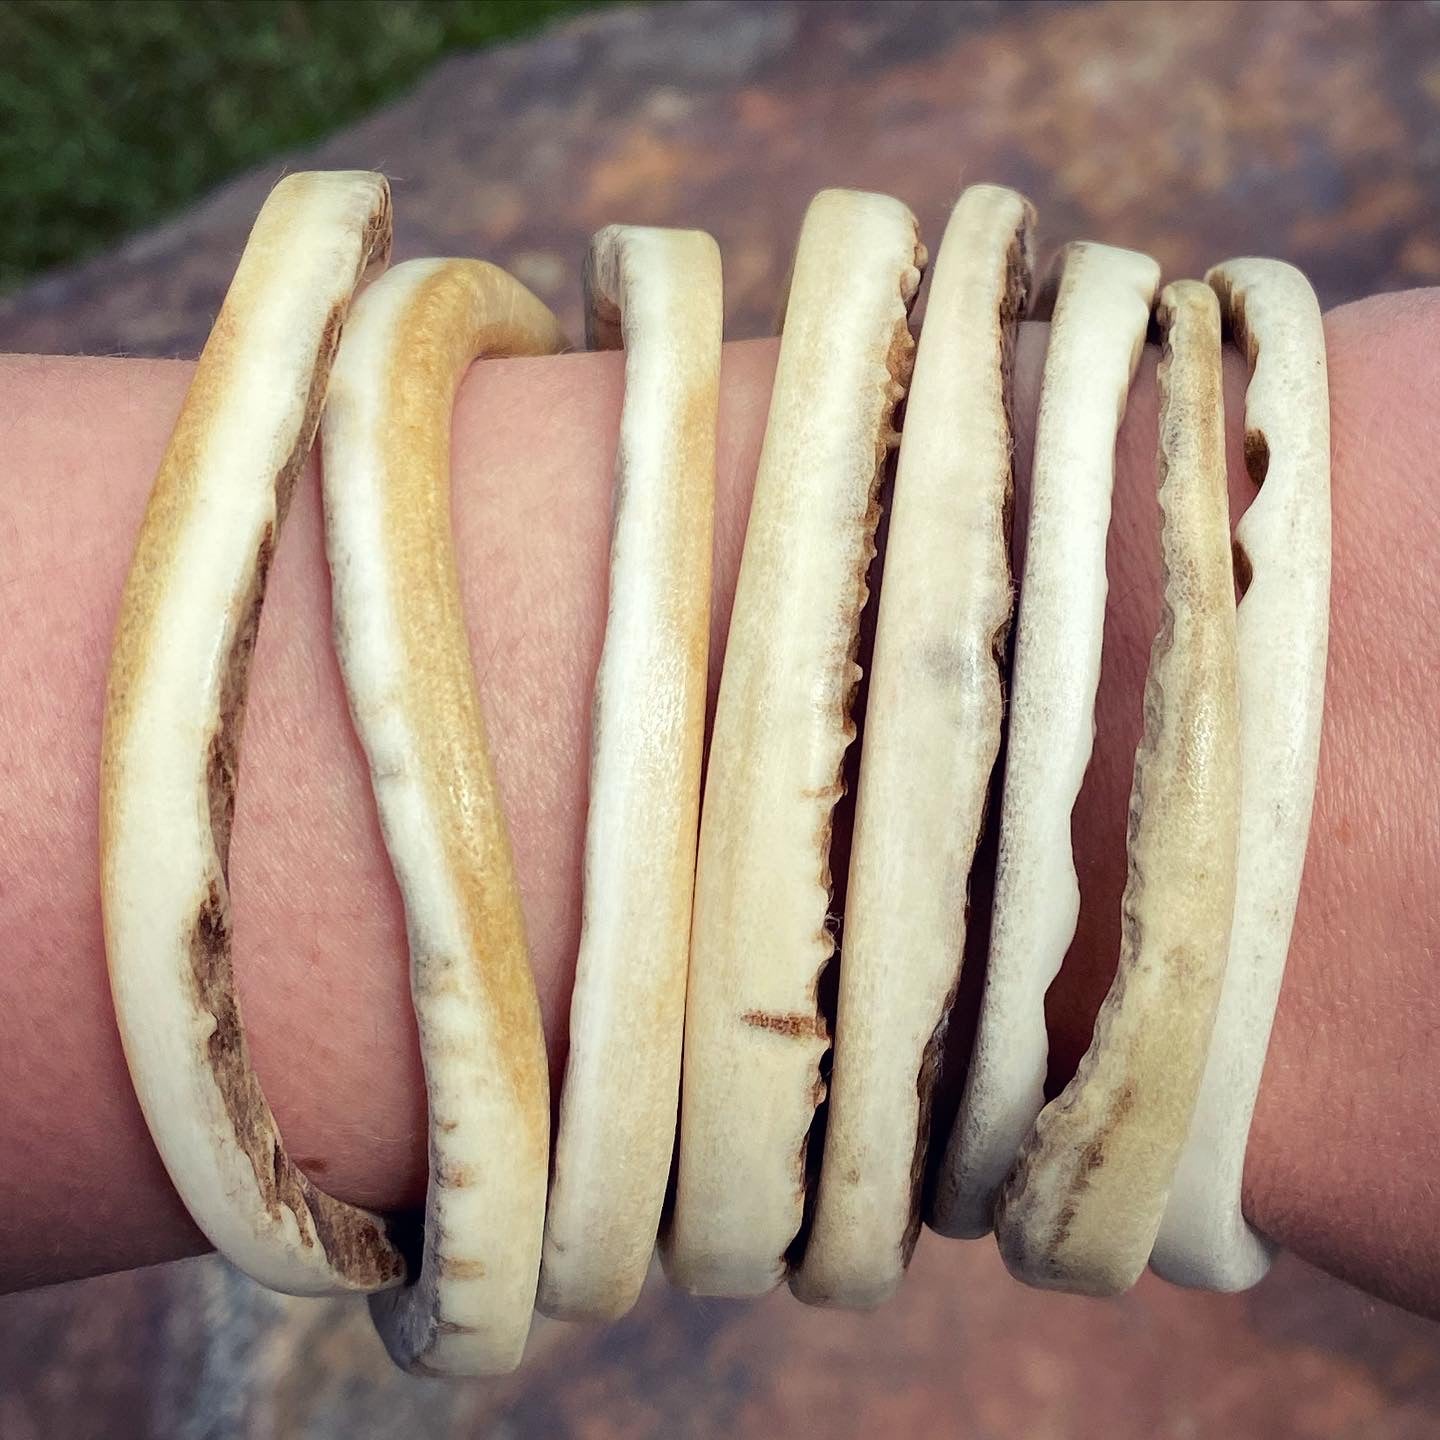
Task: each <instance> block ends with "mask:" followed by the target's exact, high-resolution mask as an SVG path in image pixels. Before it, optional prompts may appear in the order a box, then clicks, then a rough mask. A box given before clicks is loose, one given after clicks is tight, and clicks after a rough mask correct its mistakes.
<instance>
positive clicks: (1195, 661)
mask: <svg viewBox="0 0 1440 1440" xmlns="http://www.w3.org/2000/svg"><path fill="white" fill-rule="evenodd" d="M1157 317H1158V319H1159V322H1160V328H1161V333H1162V336H1163V339H1164V351H1163V355H1162V358H1161V362H1160V371H1159V382H1160V448H1159V462H1158V463H1159V470H1160V505H1161V510H1162V513H1163V526H1162V532H1161V555H1162V568H1163V580H1162V584H1163V595H1162V602H1161V603H1162V614H1161V623H1160V630H1159V633H1158V635H1157V636H1156V639H1155V644H1154V647H1153V649H1152V651H1151V656H1150V671H1149V674H1148V676H1147V677H1146V684H1145V730H1144V735H1143V738H1142V740H1141V743H1140V749H1139V752H1138V754H1137V756H1136V761H1135V781H1134V787H1133V789H1132V791H1131V795H1130V833H1129V862H1130V873H1129V879H1128V881H1127V884H1126V887H1125V897H1124V902H1123V911H1122V926H1121V946H1120V962H1119V967H1118V970H1117V972H1116V976H1115V981H1114V984H1113V985H1112V986H1111V989H1110V993H1109V995H1107V996H1106V999H1105V1002H1104V1004H1103V1005H1102V1007H1101V1010H1100V1014H1099V1017H1098V1019H1097V1020H1096V1023H1095V1034H1094V1038H1093V1039H1092V1041H1091V1044H1090V1048H1089V1049H1088V1050H1087V1051H1086V1053H1085V1055H1084V1057H1083V1058H1082V1060H1081V1062H1080V1067H1079V1070H1078V1071H1077V1073H1076V1075H1075V1078H1074V1079H1073V1080H1072V1081H1071V1082H1070V1084H1069V1085H1068V1086H1066V1088H1065V1090H1064V1091H1063V1092H1062V1093H1061V1095H1060V1096H1059V1098H1058V1099H1056V1100H1054V1101H1052V1102H1051V1104H1049V1105H1047V1106H1046V1107H1045V1109H1044V1110H1043V1111H1042V1112H1041V1114H1040V1117H1039V1119H1038V1120H1037V1121H1036V1123H1035V1128H1034V1130H1033V1131H1032V1132H1031V1134H1030V1137H1029V1138H1028V1140H1027V1141H1026V1142H1025V1145H1024V1148H1023V1149H1022V1151H1021V1154H1020V1158H1019V1160H1018V1162H1017V1164H1016V1167H1015V1170H1014V1172H1013V1174H1012V1175H1011V1177H1010V1179H1009V1180H1008V1181H1007V1182H1006V1185H1005V1188H1004V1190H1003V1191H1002V1192H1001V1196H1000V1201H999V1205H998V1208H997V1211H996V1217H995V1228H996V1231H997V1234H998V1237H999V1240H1000V1250H1001V1253H1002V1255H1003V1256H1004V1257H1005V1263H1006V1264H1007V1265H1008V1266H1009V1267H1010V1269H1011V1270H1012V1271H1013V1272H1014V1273H1015V1274H1016V1275H1017V1276H1019V1277H1020V1278H1022V1279H1024V1280H1027V1281H1029V1282H1030V1283H1031V1284H1035V1285H1041V1286H1046V1287H1049V1288H1054V1289H1066V1290H1076V1291H1081V1292H1083V1293H1086V1294H1093V1295H1105V1294H1114V1293H1116V1292H1118V1291H1121V1290H1124V1289H1126V1288H1127V1287H1128V1286H1130V1285H1131V1284H1133V1283H1134V1281H1135V1280H1136V1278H1137V1277H1138V1276H1139V1275H1140V1273H1141V1271H1142V1270H1143V1269H1144V1268H1145V1262H1146V1260H1147V1259H1148V1257H1149V1255H1150V1249H1151V1246H1152V1245H1153V1244H1154V1240H1155V1235H1156V1231H1157V1230H1158V1229H1159V1226H1160V1218H1161V1215H1162V1214H1163V1212H1164V1209H1165V1199H1166V1195H1167V1192H1168V1190H1169V1188H1170V1182H1171V1178H1172V1176H1173V1174H1174V1171H1175V1165H1176V1162H1177V1161H1178V1160H1179V1157H1180V1149H1181V1146H1182V1145H1183V1144H1184V1141H1185V1133H1186V1130H1187V1128H1188V1126H1189V1123H1190V1116H1191V1112H1192V1111H1193V1110H1194V1107H1195V1097H1196V1094H1197V1092H1198V1090H1199V1087H1200V1078H1201V1075H1202V1073H1203V1071H1204V1068H1205V1054H1206V1050H1207V1048H1208V1046H1209V1041H1210V1030H1211V1026H1212V1024H1213V1021H1214V1017H1215V1007H1216V1002H1217V1001H1218V999H1219V994H1220V986H1221V982H1222V980H1223V978H1224V973H1225V958H1226V953H1227V950H1228V946H1229V941H1230V924H1231V919H1232V917H1233V914H1234V908H1235V856H1236V834H1237V829H1238V823H1239V808H1240V775H1239V737H1238V723H1239V721H1238V704H1237V699H1236V676H1235V671H1236V660H1235V596H1234V580H1233V576H1232V573H1231V568H1230V547H1229V543H1228V532H1229V523H1228V504H1227V496H1226V486H1225V437H1224V415H1223V409H1222V395H1221V384H1220V311H1219V306H1218V305H1217V304H1216V301H1215V296H1214V294H1213V292H1212V291H1211V290H1210V289H1209V287H1208V286H1205V285H1202V284H1200V283H1199V282H1198V281H1179V282H1177V283H1175V284H1173V285H1168V286H1166V288H1165V290H1164V291H1163V292H1162V293H1161V297H1160V304H1159V307H1158V309H1157Z"/></svg>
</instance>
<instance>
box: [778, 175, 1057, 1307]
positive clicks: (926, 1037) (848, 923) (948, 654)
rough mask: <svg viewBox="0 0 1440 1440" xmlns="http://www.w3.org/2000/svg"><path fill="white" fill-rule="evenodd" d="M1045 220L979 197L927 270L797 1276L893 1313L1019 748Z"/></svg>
mask: <svg viewBox="0 0 1440 1440" xmlns="http://www.w3.org/2000/svg"><path fill="white" fill-rule="evenodd" d="M1033 225H1034V211H1033V210H1032V209H1031V207H1030V205H1029V203H1028V202H1027V201H1026V200H1025V199H1023V198H1022V197H1021V196H1019V195H1017V194H1015V192H1014V191H1013V190H1004V189H1001V188H1000V187H999V186H995V185H976V186H972V187H971V188H970V189H969V190H967V191H966V192H965V193H964V195H963V196H961V198H960V201H959V203H958V204H957V205H956V206H955V209H954V213H953V214H952V215H951V217H950V223H949V225H948V226H947V227H946V230H945V238H944V241H943V243H942V245H941V248H940V252H939V255H938V257H937V258H936V262H935V268H934V271H933V273H932V275H931V278H930V294H929V299H928V301H927V304H926V310H925V329H924V332H923V334H922V336H921V339H920V345H919V350H918V352H917V354H916V358H915V375H914V379H913V381H912V383H911V387H910V394H909V398H908V399H907V401H906V414H905V434H904V438H903V441H902V443H901V447H900V459H899V470H898V474H897V476H896V481H895V495H894V500H893V502H892V504H891V509H890V522H889V523H890V530H889V539H888V543H887V549H886V555H885V579H884V586H883V588H882V590H881V593H880V607H879V617H878V621H877V627H876V634H875V659H874V665H873V668H872V671H871V676H870V690H869V700H868V702H867V706H866V714H865V748H864V753H863V755H862V757H861V768H860V786H859V796H858V799H857V804H856V812H855V833H854V839H853V841H852V844H851V851H850V879H849V884H848V886H847V888H846V897H845V938H844V953H843V956H842V959H841V965H840V991H839V1006H838V1013H837V1017H836V1029H835V1055H834V1063H833V1067H832V1071H831V1079H830V1103H829V1110H828V1115H827V1122H826V1127H825V1145H824V1163H823V1165H822V1166H821V1170H820V1178H819V1182H818V1192H817V1196H816V1202H815V1213H814V1217H813V1220H812V1223H811V1226H810V1231H809V1237H808V1240H807V1242H806V1246H805V1254H804V1262H803V1264H802V1266H801V1268H800V1269H799V1270H798V1271H797V1272H796V1274H795V1275H794V1276H793V1277H792V1279H791V1286H792V1288H793V1289H794V1291H795V1293H796V1294H797V1295H798V1296H799V1297H800V1298H801V1299H802V1300H808V1301H811V1302H813V1303H817V1304H846V1305H863V1306H869V1305H876V1304H879V1303H880V1301H882V1300H884V1299H886V1298H887V1297H888V1296H889V1295H890V1294H892V1293H893V1292H894V1290H895V1288H896V1286H897V1285H899V1283H900V1279H901V1276H902V1275H903V1274H904V1270H905V1266H906V1264H907V1263H908V1261H909V1258H910V1252H911V1250H912V1249H913V1248H914V1244H915V1239H916V1236H917V1235H918V1233H919V1228H920V1213H919V1199H920V1181H921V1179H922V1177H923V1174H924V1162H925V1150H926V1142H927V1141H928V1139H929V1121H930V1094H931V1089H932V1087H933V1085H934V1083H935V1078H936V1074H937V1072H938V1070H939V1064H940V1047H941V1043H942V1041H943V1037H944V1033H945V1025H946V1021H947V1018H948V1015H949V1010H950V1006H951V1004H952V1003H953V1000H954V995H955V987H956V984H957V982H958V979H959V969H960V960H961V956H962V954H963V951H964V944H965V913H966V893H967V885H968V881H969V875H970V863H971V860H972V858H973V856H974V852H975V845H976V842H977V841H978V839H979V836H980V829H981V825H982V823H983V819H984V813H985V799H986V794H987V791H988V789H989V784H990V773H991V771H992V769H993V768H994V765H995V756H996V754H997V752H998V751H999V748H1000V720H1001V712H1002V709H1003V697H1002V693H1001V678H1000V661H1001V658H1002V654H1003V651H1004V645H1005V635H1006V632H1007V631H1008V629H1009V625H1010V594H1011V591H1010V534H1009V530H1010V509H1011V502H1012V493H1013V476H1012V467H1011V452H1012V449H1013V444H1014V441H1013V436H1012V434H1011V428H1010V419H1009V414H1010V395H1009V392H1010V381H1011V377H1010V364H1011V358H1012V356H1013V353H1014V346H1015V331H1016V328H1017V326H1018V324H1019V320H1020V316H1021V313H1022V312H1023V310H1024V308H1025V302H1026V299H1027V297H1028V295H1029V291H1030V282H1031V264H1032V262H1031V255H1030V233H1031V230H1032V227H1033Z"/></svg>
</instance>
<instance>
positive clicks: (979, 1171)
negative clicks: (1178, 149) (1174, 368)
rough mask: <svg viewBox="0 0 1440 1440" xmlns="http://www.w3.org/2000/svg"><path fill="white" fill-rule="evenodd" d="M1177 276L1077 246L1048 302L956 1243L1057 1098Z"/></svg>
mask: <svg viewBox="0 0 1440 1440" xmlns="http://www.w3.org/2000/svg"><path fill="white" fill-rule="evenodd" d="M1159 283H1160V267H1159V266H1158V265H1156V263H1155V262H1154V261H1153V260H1152V259H1151V258H1150V257H1149V256H1148V255H1141V254H1138V253H1137V252H1135V251H1133V250H1117V249H1113V248H1112V247H1111V246H1108V245H1092V244H1087V243H1084V242H1077V243H1075V244H1071V245H1069V246H1067V247H1066V248H1065V249H1064V250H1063V251H1061V253H1060V255H1059V256H1058V257H1057V259H1056V262H1055V264H1054V265H1053V266H1052V267H1051V271H1050V275H1049V276H1048V277H1047V280H1046V283H1045V285H1044V287H1043V293H1042V296H1041V297H1040V299H1039V300H1038V301H1037V304H1038V306H1039V307H1041V308H1042V309H1051V310H1052V314H1051V317H1050V342H1049V348H1048V350H1047V351H1046V356H1045V370H1044V375H1043V378H1042V381H1041V388H1040V410H1039V416H1038V419H1037V423H1036V430H1035V450H1034V459H1033V462H1032V464H1031V467H1030V505H1029V518H1028V524H1027V528H1026V538H1025V558H1024V565H1023V578H1022V580H1021V585H1020V602H1019V616H1018V619H1017V622H1016V635H1015V657H1014V665H1013V668H1012V673H1011V680H1010V715H1009V724H1008V727H1007V735H1006V760H1005V781H1004V789H1003V791H1002V794H1001V799H1000V837H999V844H1000V849H999V859H998V863H997V868H996V877H995V893H994V898H993V900H992V903H991V912H990V943H989V952H988V955H987V957H986V961H985V982H984V988H983V991H982V998H981V1009H980V1020H979V1026H978V1029H977V1031H976V1037H975V1045H974V1048H973V1051H972V1053H971V1057H970V1068H969V1071H968V1073H967V1075H966V1077H965V1089H964V1093H963V1096H962V1099H961V1105H960V1111H959V1114H958V1117H957V1119H956V1121H955V1126H954V1129H953V1130H952V1131H951V1134H950V1138H949V1143H948V1145H947V1146H946V1149H945V1153H944V1157H943V1160H942V1161H941V1164H940V1165H939V1167H938V1169H937V1172H936V1180H935V1184H934V1187H933V1191H932V1194H931V1199H930V1214H929V1221H930V1224H931V1226H932V1227H933V1228H934V1229H936V1230H938V1231H939V1232H940V1233H941V1234H944V1235H953V1236H964V1237H967V1238H974V1237H977V1236H980V1235H986V1234H988V1233H989V1231H990V1228H991V1225H992V1223H993V1219H994V1210H995V1199H996V1196H997V1195H998V1194H999V1192H1000V1187H1001V1186H1002V1185H1003V1184H1004V1182H1005V1177H1006V1176H1007V1175H1008V1174H1009V1173H1010V1170H1011V1168H1012V1167H1013V1166H1014V1164H1015V1157H1016V1155H1017V1154H1019V1151H1020V1146H1021V1145H1022V1144H1023V1142H1024V1139H1025V1136H1026V1135H1027V1134H1028V1133H1029V1131H1030V1127H1031V1126H1032V1125H1033V1124H1034V1123H1035V1117H1036V1116H1037V1115H1038V1114H1039V1113H1040V1111H1041V1109H1042V1108H1043V1107H1044V1104H1045V1068H1046V1059H1047V1056H1048V1053H1049V1041H1048V1038H1047V1036H1046V1033H1045V992H1046V990H1047V989H1048V988H1049V986H1050V984H1051V982H1052V981H1053V980H1054V979H1055V976H1056V975H1057V974H1058V973H1059V971H1060V966H1061V962H1062V961H1063V960H1064V958H1065V952H1066V951H1067V950H1068V949H1069V947H1070V942H1071V940H1072V938H1073V937H1074V934H1075V923H1076V919H1077V917H1078V915H1079V911H1080V886H1079V881H1078V879H1077V877H1076V874H1075V859H1074V853H1073V848H1072V845H1071V836H1070V826H1071V812H1072V811H1073V810H1074V808H1075V800H1076V797H1077V796H1078V795H1079V793H1080V786H1081V783H1082V782H1083V780H1084V777H1085V771H1086V769H1087V767H1088V766H1089V764H1090V753H1091V749H1092V747H1093V743H1094V737H1095V696H1096V692H1097V690H1098V688H1099V684H1100V646H1101V637H1102V635H1103V633H1104V629H1105V595H1106V589H1107V581H1106V574H1105V537H1106V533H1107V531H1108V530H1109V527H1110V497H1111V491H1112V489H1113V487H1114V483H1115V442H1116V436H1117V433H1118V431H1119V427H1120V421H1121V418H1122V417H1123V416H1124V413H1125V405H1126V401H1127V399H1128V396H1129V393H1130V385H1131V382H1132V380H1133V378H1134V375H1135V369H1136V366H1137V365H1138V363H1139V360H1140V352H1141V350H1142V349H1143V347H1144V342H1145V330H1146V326H1147V325H1148V323H1149V319H1150V311H1151V307H1152V306H1153V305H1154V303H1155V292H1156V290H1157V288H1158V286H1159Z"/></svg>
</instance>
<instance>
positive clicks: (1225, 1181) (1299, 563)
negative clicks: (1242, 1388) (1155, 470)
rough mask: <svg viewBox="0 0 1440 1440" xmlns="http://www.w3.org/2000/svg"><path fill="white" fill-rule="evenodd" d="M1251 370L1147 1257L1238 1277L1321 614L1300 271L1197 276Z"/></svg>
mask: <svg viewBox="0 0 1440 1440" xmlns="http://www.w3.org/2000/svg"><path fill="white" fill-rule="evenodd" d="M1206 279H1207V280H1208V281H1209V283H1210V284H1211V286H1213V287H1214V290H1215V292H1216V294H1217V295H1218V296H1219V297H1220V307H1221V311H1222V312H1223V315H1224V318H1225V319H1226V321H1227V322H1228V323H1229V325H1230V327H1231V329H1232V331H1233V334H1234V338H1235V341H1236V344H1237V345H1238V346H1239V347H1240V349H1241V351H1242V353H1243V354H1244V355H1245V357H1246V360H1247V362H1248V364H1249V366H1250V369H1251V377H1250V384H1249V388H1248V389H1247V390H1246V392H1245V458H1246V463H1247V466H1248V468H1249V470H1250V476H1251V479H1252V480H1254V482H1255V483H1256V485H1259V486H1261V489H1260V491H1259V493H1258V494H1257V495H1256V497H1255V499H1254V501H1253V502H1252V504H1251V505H1250V508H1249V509H1248V510H1247V511H1246V512H1245V515H1244V517H1243V518H1242V519H1241V521H1240V523H1239V525H1238V526H1237V527H1236V530H1235V568H1236V571H1237V576H1238V580H1239V584H1240V587H1241V590H1242V592H1243V593H1242V597H1241V600H1240V607H1239V612H1238V615H1237V634H1238V646H1239V665H1240V671H1239V673H1240V764H1241V787H1240V788H1241V806H1240V860H1239V867H1238V872H1237V881H1236V890H1235V928H1234V931H1233V933H1232V935H1231V940H1230V960H1229V964H1228V966H1227V968H1226V971H1225V985H1224V988H1223V989H1222V991H1221V993H1220V1007H1219V1010H1218V1011H1217V1012H1216V1017H1215V1034H1214V1037H1213V1039H1212V1040H1211V1044H1210V1058H1209V1060H1208V1061H1207V1063H1206V1067H1205V1079H1204V1082H1203V1083H1202V1085H1201V1087H1200V1097H1199V1101H1198V1103H1197V1105H1196V1108H1195V1115H1194V1118H1193V1119H1192V1120H1191V1122H1190V1135H1189V1138H1188V1139H1187V1141H1186V1143H1185V1148H1184V1150H1183V1151H1182V1153H1181V1156H1180V1165H1179V1168H1178V1169H1177V1170H1176V1172H1175V1182H1174V1185H1173V1186H1172V1188H1171V1191H1170V1201H1169V1204H1168V1205H1167V1207H1166V1210H1165V1218H1164V1220H1163V1222H1162V1223H1161V1226H1160V1234H1159V1236H1158V1238H1157V1240H1156V1243H1155V1250H1154V1252H1153V1254H1152V1255H1151V1257H1150V1263H1151V1265H1152V1267H1153V1268H1154V1269H1155V1270H1157V1271H1158V1272H1159V1273H1160V1274H1162V1275H1164V1276H1165V1277H1166V1278H1167V1279H1170V1280H1174V1281H1177V1282H1179V1283H1180V1284H1182V1285H1198V1286H1204V1287H1206V1288H1208V1289H1213V1290H1243V1289H1245V1288H1246V1287H1247V1286H1250V1285H1253V1284H1255V1283H1256V1281H1258V1280H1259V1279H1260V1278H1261V1277H1262V1276H1263V1275H1264V1274H1265V1272H1266V1270H1267V1269H1268V1268H1269V1265H1270V1251H1271V1247H1270V1245H1269V1244H1268V1242H1267V1241H1266V1240H1265V1239H1264V1238H1263V1237H1261V1236H1260V1235H1259V1234H1257V1233H1256V1232H1255V1231H1254V1230H1252V1229H1251V1228H1250V1227H1249V1226H1248V1225H1247V1224H1246V1223H1245V1218H1244V1216H1243V1215H1242V1213H1241V1210H1240V1182H1241V1179H1242V1175H1243V1171H1244V1166H1245V1144H1246V1139H1247V1137H1248V1135H1249V1133H1250V1120H1251V1117H1252V1115H1253V1114H1254V1110H1255V1097H1256V1094H1257V1093H1258V1091H1259V1088H1260V1073H1261V1070H1262V1069H1263V1067H1264V1064H1265V1050H1266V1047H1267V1046H1268V1044H1269V1042H1270V1027H1271V1024H1272V1023H1273V1021H1274V1016H1275V1002H1276V1000H1277V998H1278V996H1279V993H1280V982H1281V979H1282V977H1283V975H1284V972H1285V957H1286V953H1287V951H1288V950H1289V946H1290V931H1291V928H1292V926H1293V924H1294V920H1295V903H1296V900H1297V898H1298V896H1299V893H1300V873H1301V870H1302V869H1303V867H1304V863H1305V843H1306V839H1307V838H1308V835H1309V832H1310V810H1311V806H1312V804H1313V802H1314V795H1315V772H1316V767H1317V764H1318V761H1319V755H1320V720H1321V712H1322V709H1323V706H1324V696H1325V651H1326V643H1327V639H1328V634H1329V620H1330V399H1329V386H1328V382H1327V379H1326V367H1325V327H1324V323H1323V322H1322V320H1321V318H1320V306H1319V304H1318V302H1317V301H1316V299H1315V292H1314V291H1313V290H1312V289H1311V288H1310V285H1309V282H1308V281H1307V280H1306V279H1305V277H1304V276H1303V275H1302V274H1301V273H1300V272H1299V271H1298V270H1296V269H1294V268H1293V267H1292V266H1290V265H1285V264H1282V263H1281V262H1280V261H1277V260H1229V261H1226V263H1225V264H1223V265H1218V266H1216V267H1215V268H1214V269H1213V270H1211V271H1210V273H1209V275H1208V276H1206Z"/></svg>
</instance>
